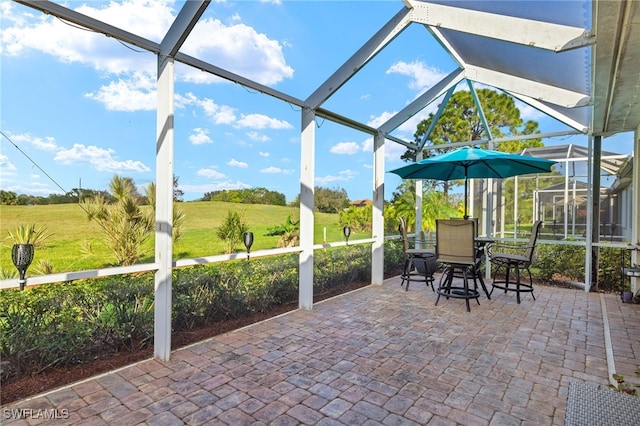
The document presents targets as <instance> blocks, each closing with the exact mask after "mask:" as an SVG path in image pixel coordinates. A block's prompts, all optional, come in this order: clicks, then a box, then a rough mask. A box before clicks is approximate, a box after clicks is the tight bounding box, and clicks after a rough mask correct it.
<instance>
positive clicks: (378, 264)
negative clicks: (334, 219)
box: [371, 133, 422, 285]
mask: <svg viewBox="0 0 640 426" xmlns="http://www.w3.org/2000/svg"><path fill="white" fill-rule="evenodd" d="M372 219H373V220H372V225H371V227H372V230H371V231H372V237H373V239H374V241H373V244H372V245H371V284H378V285H381V284H382V282H383V281H384V136H382V134H381V133H377V134H376V135H375V136H374V138H373V218H372ZM421 220H422V219H421Z"/></svg>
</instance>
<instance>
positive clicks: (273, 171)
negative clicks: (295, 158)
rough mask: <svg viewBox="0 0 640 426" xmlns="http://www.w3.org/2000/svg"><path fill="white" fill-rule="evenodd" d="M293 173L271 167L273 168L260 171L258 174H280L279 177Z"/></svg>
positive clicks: (292, 171)
mask: <svg viewBox="0 0 640 426" xmlns="http://www.w3.org/2000/svg"><path fill="white" fill-rule="evenodd" d="M294 172H295V170H291V169H289V170H287V169H281V168H280V167H273V166H271V167H267V168H266V169H262V170H260V173H271V174H280V175H290V174H292V173H294Z"/></svg>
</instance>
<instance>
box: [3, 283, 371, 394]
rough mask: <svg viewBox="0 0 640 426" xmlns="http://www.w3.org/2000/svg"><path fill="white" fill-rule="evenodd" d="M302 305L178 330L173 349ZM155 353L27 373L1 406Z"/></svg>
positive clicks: (9, 387) (6, 386) (12, 384)
mask: <svg viewBox="0 0 640 426" xmlns="http://www.w3.org/2000/svg"><path fill="white" fill-rule="evenodd" d="M366 285H368V283H353V284H352V285H350V286H348V287H341V288H339V289H334V290H331V291H328V292H326V293H323V294H315V295H314V302H317V301H320V300H324V299H327V298H329V297H333V296H336V295H338V294H342V293H345V292H347V291H351V290H355V289H357V288H360V287H364V286H366ZM297 308H298V302H297V301H295V302H291V303H287V304H283V305H279V306H274V307H273V308H272V309H271V310H269V311H268V312H261V313H257V314H254V315H251V316H247V317H243V318H239V319H235V320H229V321H225V322H218V323H214V324H211V325H210V326H207V327H203V328H200V329H197V330H190V331H183V332H176V333H173V334H172V335H171V348H172V349H173V350H175V349H178V348H181V347H184V346H187V345H190V344H192V343H196V342H200V341H202V340H206V339H208V338H210V337H213V336H216V335H219V334H223V333H226V332H229V331H232V330H236V329H238V328H242V327H244V326H247V325H251V324H254V323H256V322H260V321H262V320H265V319H268V318H272V317H274V316H277V315H280V314H282V313H285V312H289V311H292V310H295V309H297ZM152 356H153V345H151V346H150V347H147V348H144V349H140V350H137V351H132V352H120V353H117V354H114V355H110V356H108V357H106V358H100V359H96V360H94V361H91V362H89V363H84V364H79V365H75V366H72V367H65V368H53V369H49V370H47V371H44V372H42V373H39V374H34V375H31V376H23V377H19V378H17V379H14V380H9V381H7V382H6V383H4V382H3V383H2V386H1V387H0V405H4V404H8V403H11V402H14V401H18V400H21V399H24V398H27V397H30V396H34V395H37V394H40V393H43V392H46V391H49V390H52V389H55V388H58V387H61V386H64V385H68V384H70V383H74V382H77V381H79V380H82V379H86V378H88V377H91V376H96V375H98V374H101V373H104V372H107V371H111V370H115V369H117V368H120V367H124V366H126V365H130V364H133V363H135V362H138V361H141V360H144V359H148V358H151V357H152Z"/></svg>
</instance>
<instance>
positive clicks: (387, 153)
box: [362, 138, 407, 161]
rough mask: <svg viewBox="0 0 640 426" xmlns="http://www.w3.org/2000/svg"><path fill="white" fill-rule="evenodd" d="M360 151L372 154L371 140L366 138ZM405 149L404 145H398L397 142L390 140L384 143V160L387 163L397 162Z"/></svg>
mask: <svg viewBox="0 0 640 426" xmlns="http://www.w3.org/2000/svg"><path fill="white" fill-rule="evenodd" d="M362 150H363V151H366V152H373V138H367V139H365V141H364V142H363V143H362ZM406 150H407V148H406V147H405V146H404V145H400V144H399V143H397V142H394V141H391V140H388V139H387V140H385V141H384V158H385V159H386V160H389V161H399V160H400V157H401V156H402V154H404V153H405V151H406Z"/></svg>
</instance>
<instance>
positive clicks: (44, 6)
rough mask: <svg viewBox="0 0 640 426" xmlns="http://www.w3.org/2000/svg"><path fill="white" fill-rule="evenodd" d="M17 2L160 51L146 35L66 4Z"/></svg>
mask: <svg viewBox="0 0 640 426" xmlns="http://www.w3.org/2000/svg"><path fill="white" fill-rule="evenodd" d="M14 1H15V2H16V3H20V4H23V5H25V6H28V7H30V8H32V9H36V10H39V11H41V12H43V13H45V14H47V15H52V16H55V17H57V18H60V19H63V20H65V21H68V22H71V23H73V24H76V25H80V26H81V27H84V28H88V29H90V30H92V31H95V32H97V33H101V34H104V35H106V36H107V37H111V38H115V39H116V40H120V41H122V42H125V43H128V44H133V45H134V46H138V47H140V48H141V49H144V50H148V51H149V52H153V53H160V45H159V44H158V43H156V42H153V41H151V40H147V39H146V38H144V37H140V36H138V35H136V34H133V33H130V32H128V31H125V30H121V29H120V28H118V27H114V26H113V25H109V24H106V23H104V22H102V21H99V20H97V19H94V18H90V17H89V16H87V15H83V14H82V13H78V12H76V11H74V10H71V9H67V8H66V7H64V6H60V5H59V4H56V3H53V2H51V1H47V0H14Z"/></svg>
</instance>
